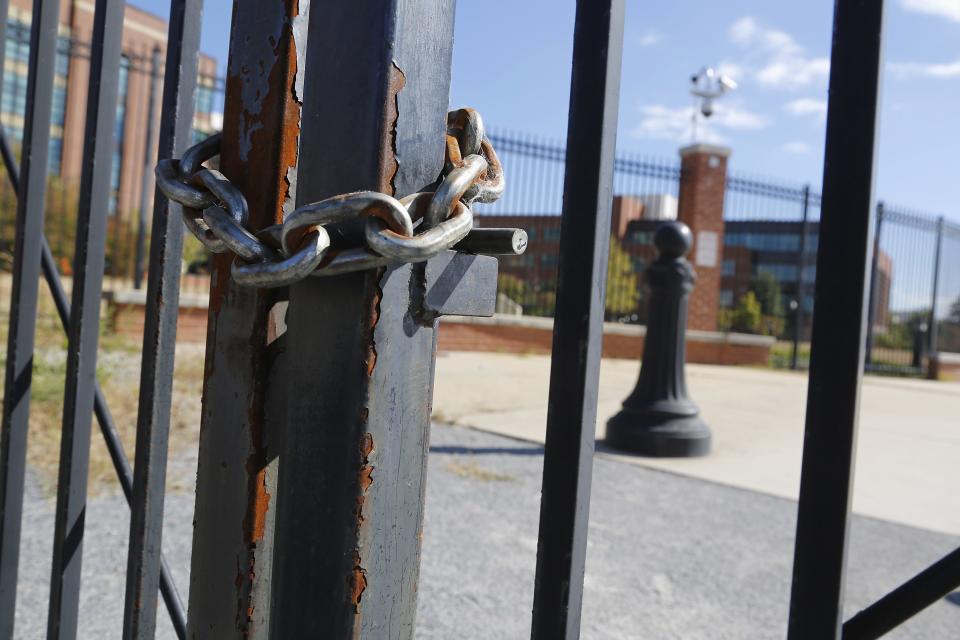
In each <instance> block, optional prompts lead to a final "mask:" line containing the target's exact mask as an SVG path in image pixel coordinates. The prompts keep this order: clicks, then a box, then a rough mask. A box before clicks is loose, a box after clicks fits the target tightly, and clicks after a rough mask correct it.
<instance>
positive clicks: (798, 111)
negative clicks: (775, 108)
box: [783, 98, 827, 120]
mask: <svg viewBox="0 0 960 640" xmlns="http://www.w3.org/2000/svg"><path fill="white" fill-rule="evenodd" d="M783 110H784V111H786V112H787V113H789V114H790V115H792V116H816V117H817V120H824V119H826V117H827V101H826V100H818V99H817V98H798V99H797V100H791V101H790V102H788V103H786V104H785V105H783Z"/></svg>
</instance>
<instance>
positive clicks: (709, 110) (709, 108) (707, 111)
mask: <svg viewBox="0 0 960 640" xmlns="http://www.w3.org/2000/svg"><path fill="white" fill-rule="evenodd" d="M700 113H702V114H703V117H704V118H709V117H710V116H712V115H713V100H710V99H709V98H705V99H704V100H703V102H701V103H700Z"/></svg>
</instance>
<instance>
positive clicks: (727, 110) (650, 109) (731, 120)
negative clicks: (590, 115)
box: [630, 103, 770, 144]
mask: <svg viewBox="0 0 960 640" xmlns="http://www.w3.org/2000/svg"><path fill="white" fill-rule="evenodd" d="M640 116H641V118H640V122H639V123H638V124H637V125H636V126H635V127H634V128H633V129H632V130H631V132H630V133H631V135H633V136H634V137H636V138H646V139H654V140H673V141H675V142H689V141H690V140H691V139H692V134H693V128H692V127H693V107H668V106H665V105H660V104H654V105H644V106H642V107H640ZM769 125H770V120H769V118H767V117H766V116H763V115H761V114H758V113H754V112H752V111H748V110H746V109H743V108H741V107H738V106H736V105H731V104H723V103H718V104H716V105H715V111H714V114H713V116H712V117H710V118H709V119H704V118H699V120H698V122H697V140H698V141H699V142H709V143H712V144H722V143H725V142H727V138H726V137H725V136H724V135H721V134H720V133H719V131H718V130H727V131H757V130H760V129H765V128H767V127H768V126H769Z"/></svg>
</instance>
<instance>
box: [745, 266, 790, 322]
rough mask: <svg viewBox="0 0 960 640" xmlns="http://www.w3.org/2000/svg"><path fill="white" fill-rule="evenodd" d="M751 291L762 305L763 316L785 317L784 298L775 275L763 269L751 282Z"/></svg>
mask: <svg viewBox="0 0 960 640" xmlns="http://www.w3.org/2000/svg"><path fill="white" fill-rule="evenodd" d="M750 290H751V291H752V292H753V293H754V295H755V296H756V299H757V301H758V302H759V303H760V309H761V310H762V311H763V315H765V316H774V317H778V318H779V317H782V316H783V297H782V296H781V294H780V283H779V282H778V281H777V277H776V276H775V275H773V274H772V273H771V272H769V271H765V270H762V269H761V270H760V272H759V273H758V274H757V275H755V276H754V277H753V279H752V280H751V281H750Z"/></svg>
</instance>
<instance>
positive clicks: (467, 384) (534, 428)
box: [434, 353, 960, 535]
mask: <svg viewBox="0 0 960 640" xmlns="http://www.w3.org/2000/svg"><path fill="white" fill-rule="evenodd" d="M638 370H639V364H638V363H637V362H636V361H630V360H604V362H603V365H602V367H601V380H600V393H599V412H598V416H599V419H598V424H597V436H598V438H602V437H603V433H604V423H605V422H606V420H607V418H609V417H610V416H612V415H613V414H614V413H616V412H617V411H618V410H619V408H620V402H621V401H622V400H623V398H624V397H625V396H626V395H627V393H628V392H629V391H630V390H631V389H632V388H633V385H634V384H635V382H636V377H637V372H638ZM687 375H688V383H689V387H690V392H691V394H692V395H693V398H694V400H696V401H697V402H698V403H699V405H700V408H701V413H702V415H703V417H704V419H705V420H706V421H707V423H708V424H710V426H711V427H712V428H713V430H714V451H713V453H712V454H711V455H710V456H708V457H706V458H700V459H688V460H663V459H648V458H647V459H644V458H634V457H629V456H620V455H615V457H617V458H620V459H623V460H628V461H631V462H633V463H635V464H639V465H642V466H645V467H649V468H654V469H661V470H665V471H669V472H673V473H678V474H682V475H684V476H689V477H694V478H700V479H703V480H709V481H713V482H718V483H721V484H725V485H730V486H734V487H740V488H744V489H750V490H753V491H759V492H763V493H767V494H771V495H775V496H781V497H786V498H792V499H796V497H797V493H798V488H799V484H800V460H801V451H802V445H803V416H804V408H805V403H806V387H807V378H806V375H805V374H801V373H793V372H784V371H770V370H763V369H750V368H738V367H718V366H708V365H691V366H689V367H688V370H687ZM549 376H550V360H549V358H548V357H545V356H516V355H502V354H487V353H441V354H440V356H439V358H438V360H437V376H436V393H435V397H434V411H435V418H436V419H437V420H438V421H448V422H452V423H455V424H459V425H463V426H469V427H474V428H477V429H482V430H484V431H489V432H494V433H499V434H502V435H507V436H511V437H514V438H520V439H523V440H529V441H532V442H543V440H544V429H545V422H546V407H547V388H548V384H549ZM604 455H613V454H604ZM958 460H960V383H948V382H928V381H922V380H905V379H898V378H881V377H874V376H868V377H867V378H866V379H865V381H864V385H863V393H862V397H861V419H860V432H859V445H858V456H857V464H856V483H855V490H854V501H853V509H854V511H855V512H856V513H859V514H863V515H869V516H873V517H876V518H881V519H884V520H888V521H891V522H897V523H901V524H908V525H912V526H916V527H920V528H924V529H929V530H932V531H939V532H943V533H949V534H954V535H957V534H960V508H958V506H960V500H958V498H957V494H956V493H955V489H956V487H957V486H960V464H958V462H957V461H958Z"/></svg>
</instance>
